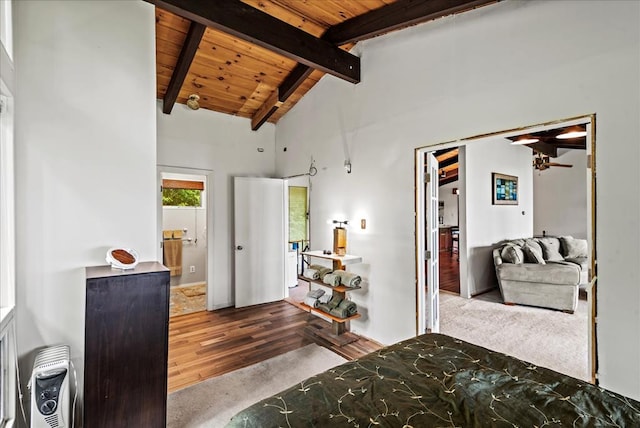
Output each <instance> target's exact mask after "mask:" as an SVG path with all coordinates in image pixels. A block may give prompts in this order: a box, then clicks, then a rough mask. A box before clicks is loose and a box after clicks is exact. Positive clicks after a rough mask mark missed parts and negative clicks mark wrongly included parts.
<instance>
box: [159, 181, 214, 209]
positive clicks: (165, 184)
mask: <svg viewBox="0 0 640 428" xmlns="http://www.w3.org/2000/svg"><path fill="white" fill-rule="evenodd" d="M203 190H204V183H203V182H202V181H189V180H162V205H163V206H165V207H167V206H169V207H202V206H203V193H202V191H203Z"/></svg>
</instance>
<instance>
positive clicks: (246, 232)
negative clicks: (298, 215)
mask: <svg viewBox="0 0 640 428" xmlns="http://www.w3.org/2000/svg"><path fill="white" fill-rule="evenodd" d="M234 189H235V204H234V207H235V277H236V278H235V292H236V293H235V294H236V296H235V301H236V308H240V307H244V306H251V305H258V304H261V303H267V302H275V301H278V300H282V299H284V291H285V272H286V270H285V266H286V258H285V255H286V252H287V234H288V227H287V215H288V211H289V210H288V208H287V197H286V196H287V195H286V192H287V182H286V181H285V180H280V179H275V178H253V177H235V180H234Z"/></svg>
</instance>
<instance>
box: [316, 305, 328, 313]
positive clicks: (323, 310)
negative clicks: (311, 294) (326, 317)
mask: <svg viewBox="0 0 640 428" xmlns="http://www.w3.org/2000/svg"><path fill="white" fill-rule="evenodd" d="M316 307H317V308H318V309H320V310H321V311H322V312H326V313H329V312H331V308H330V307H329V305H327V304H326V303H318V306H316Z"/></svg>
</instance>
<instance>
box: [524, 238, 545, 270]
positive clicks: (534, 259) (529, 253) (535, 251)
mask: <svg viewBox="0 0 640 428" xmlns="http://www.w3.org/2000/svg"><path fill="white" fill-rule="evenodd" d="M522 251H523V252H524V255H525V260H526V261H527V263H538V264H541V265H545V264H546V262H545V261H544V257H542V250H541V249H540V246H539V245H538V246H537V247H535V246H533V245H530V243H529V242H527V243H526V244H524V247H522Z"/></svg>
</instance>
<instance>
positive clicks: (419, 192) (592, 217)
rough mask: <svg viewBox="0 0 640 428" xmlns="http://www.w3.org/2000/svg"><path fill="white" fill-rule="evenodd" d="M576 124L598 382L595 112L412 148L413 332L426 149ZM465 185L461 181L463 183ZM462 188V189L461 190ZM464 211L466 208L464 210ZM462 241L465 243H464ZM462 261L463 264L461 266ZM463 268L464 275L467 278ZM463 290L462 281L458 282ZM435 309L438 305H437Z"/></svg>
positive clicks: (420, 305) (420, 294) (419, 311)
mask: <svg viewBox="0 0 640 428" xmlns="http://www.w3.org/2000/svg"><path fill="white" fill-rule="evenodd" d="M576 124H586V125H587V126H586V128H587V137H586V139H587V147H586V152H587V165H586V166H587V171H588V172H587V177H586V178H587V183H586V185H587V222H588V224H587V243H588V246H589V249H590V252H591V254H590V267H589V279H588V281H589V285H588V287H587V313H588V320H587V322H588V336H587V354H588V366H587V368H588V371H589V373H590V374H591V382H592V383H596V384H597V380H598V344H597V312H596V308H597V270H596V266H597V263H596V261H597V244H596V236H597V234H596V226H597V225H596V114H595V113H592V114H586V115H581V116H575V117H571V118H566V119H560V120H553V121H550V122H544V123H539V124H534V125H528V126H523V127H519V128H513V129H507V130H503V131H497V132H491V133H487V134H480V135H475V136H472V137H468V138H462V139H459V140H453V141H447V142H442V143H435V144H430V145H426V146H422V147H417V148H415V149H414V172H415V183H414V190H415V197H414V204H415V205H414V209H415V233H414V235H415V238H416V243H415V248H416V254H415V260H416V278H415V284H416V293H415V296H416V334H417V335H419V334H423V333H425V332H426V328H425V325H426V315H427V314H426V311H427V305H426V304H425V299H424V297H425V296H426V288H425V287H426V278H425V267H424V264H425V260H424V256H425V240H424V238H425V230H424V229H425V225H426V221H427V219H426V210H425V206H424V203H425V189H424V183H425V172H424V165H425V161H424V155H425V153H428V152H433V151H436V150H440V149H447V148H452V147H456V146H458V147H462V146H467V145H468V144H471V143H473V142H476V141H482V140H485V139H487V138H493V137H499V136H502V137H506V136H515V135H520V134H526V133H532V132H538V131H543V130H545V129H553V128H555V127H558V126H559V125H562V126H571V125H576ZM462 179H466V174H464V173H463V175H462ZM462 187H464V185H462ZM461 191H462V192H463V191H464V189H462V190H461ZM464 211H465V212H466V209H465V210H464ZM464 220H465V225H464V227H465V230H466V216H465V219H464ZM458 225H459V226H460V227H462V224H461V219H460V218H458ZM464 236H466V233H465V234H463V236H461V239H460V241H459V244H458V245H459V249H458V252H459V257H460V269H461V270H462V269H463V267H464V266H466V263H463V259H464V260H466V256H467V255H466V250H465V251H464V252H463V251H461V249H462V248H466V239H463V238H464ZM463 243H464V244H465V245H464V247H463ZM463 265H464V266H463ZM466 276H467V275H466V272H465V275H464V277H465V278H466ZM462 279H463V275H462V272H461V274H460V281H462ZM460 287H461V290H462V284H461V285H460ZM438 311H440V309H439V308H438Z"/></svg>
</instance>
